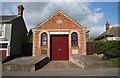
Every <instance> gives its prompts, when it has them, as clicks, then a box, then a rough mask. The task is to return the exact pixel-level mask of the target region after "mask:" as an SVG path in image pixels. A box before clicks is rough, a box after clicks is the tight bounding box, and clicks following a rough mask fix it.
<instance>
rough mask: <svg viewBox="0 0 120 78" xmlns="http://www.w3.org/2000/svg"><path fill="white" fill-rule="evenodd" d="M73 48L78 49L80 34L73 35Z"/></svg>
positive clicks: (74, 33)
mask: <svg viewBox="0 0 120 78" xmlns="http://www.w3.org/2000/svg"><path fill="white" fill-rule="evenodd" d="M71 46H72V47H78V34H77V33H76V32H73V33H72V34H71Z"/></svg>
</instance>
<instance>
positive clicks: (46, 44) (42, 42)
mask: <svg viewBox="0 0 120 78" xmlns="http://www.w3.org/2000/svg"><path fill="white" fill-rule="evenodd" d="M43 37H45V38H43ZM41 46H48V35H47V33H46V32H43V33H42V34H41Z"/></svg>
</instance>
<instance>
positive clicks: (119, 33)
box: [96, 27, 120, 39]
mask: <svg viewBox="0 0 120 78" xmlns="http://www.w3.org/2000/svg"><path fill="white" fill-rule="evenodd" d="M109 36H114V37H120V27H112V28H110V29H108V30H107V31H105V32H103V33H102V34H101V35H99V36H98V37H97V38H96V39H101V38H104V37H109Z"/></svg>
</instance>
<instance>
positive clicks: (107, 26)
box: [106, 21, 110, 31]
mask: <svg viewBox="0 0 120 78" xmlns="http://www.w3.org/2000/svg"><path fill="white" fill-rule="evenodd" d="M109 25H110V24H109V23H108V21H106V31H107V30H108V29H109Z"/></svg>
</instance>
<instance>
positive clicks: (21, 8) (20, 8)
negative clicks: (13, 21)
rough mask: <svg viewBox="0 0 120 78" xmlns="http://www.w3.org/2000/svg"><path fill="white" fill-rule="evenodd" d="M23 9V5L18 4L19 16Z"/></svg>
mask: <svg viewBox="0 0 120 78" xmlns="http://www.w3.org/2000/svg"><path fill="white" fill-rule="evenodd" d="M23 10H24V7H23V5H18V15H19V16H23Z"/></svg>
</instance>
